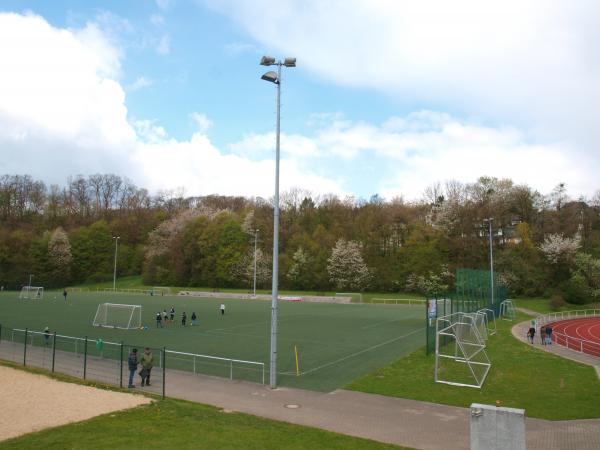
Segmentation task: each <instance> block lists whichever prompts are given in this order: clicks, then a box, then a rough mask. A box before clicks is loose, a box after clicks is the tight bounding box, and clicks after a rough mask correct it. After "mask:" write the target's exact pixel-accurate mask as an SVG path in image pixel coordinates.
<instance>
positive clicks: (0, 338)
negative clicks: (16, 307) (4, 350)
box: [0, 323, 2, 342]
mask: <svg viewBox="0 0 600 450" xmlns="http://www.w3.org/2000/svg"><path fill="white" fill-rule="evenodd" d="M0 342H2V324H1V323H0Z"/></svg>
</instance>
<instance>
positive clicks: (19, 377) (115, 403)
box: [0, 366, 152, 441]
mask: <svg viewBox="0 0 600 450" xmlns="http://www.w3.org/2000/svg"><path fill="white" fill-rule="evenodd" d="M0 380H1V382H0V399H2V405H3V406H2V410H3V411H2V415H0V441H1V440H5V439H9V438H12V437H15V436H20V435H22V434H26V433H31V432H32V431H39V430H42V429H44V428H48V427H55V426H58V425H64V424H67V423H72V422H79V421H81V420H86V419H90V418H92V417H95V416H98V415H101V414H106V413H109V412H113V411H118V410H121V409H127V408H133V407H135V406H138V405H144V404H148V403H150V402H151V401H152V400H151V399H149V398H147V397H144V396H141V395H131V394H125V393H121V392H112V391H106V390H103V389H97V388H93V387H89V386H82V385H79V384H73V383H65V382H62V381H57V380H54V379H52V378H48V377H46V376H43V375H36V374H32V373H28V372H24V371H22V370H17V369H11V368H10V367H3V366H0Z"/></svg>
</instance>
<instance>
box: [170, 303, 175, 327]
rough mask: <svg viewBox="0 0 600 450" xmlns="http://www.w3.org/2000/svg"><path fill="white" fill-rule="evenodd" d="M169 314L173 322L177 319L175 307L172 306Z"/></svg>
mask: <svg viewBox="0 0 600 450" xmlns="http://www.w3.org/2000/svg"><path fill="white" fill-rule="evenodd" d="M169 314H170V316H171V323H172V322H174V321H175V307H174V306H171V311H169Z"/></svg>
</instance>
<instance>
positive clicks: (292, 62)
mask: <svg viewBox="0 0 600 450" xmlns="http://www.w3.org/2000/svg"><path fill="white" fill-rule="evenodd" d="M283 65H284V66H285V67H296V58H285V59H284V60H283Z"/></svg>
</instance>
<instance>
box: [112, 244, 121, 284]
mask: <svg viewBox="0 0 600 450" xmlns="http://www.w3.org/2000/svg"><path fill="white" fill-rule="evenodd" d="M113 239H114V240H115V271H114V275H113V291H116V290H117V252H118V250H119V248H118V247H119V239H121V236H113Z"/></svg>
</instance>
